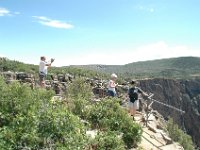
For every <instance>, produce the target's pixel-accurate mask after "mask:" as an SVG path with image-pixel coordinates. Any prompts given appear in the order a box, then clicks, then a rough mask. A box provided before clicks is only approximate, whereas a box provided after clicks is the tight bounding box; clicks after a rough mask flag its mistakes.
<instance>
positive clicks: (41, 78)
mask: <svg viewBox="0 0 200 150" xmlns="http://www.w3.org/2000/svg"><path fill="white" fill-rule="evenodd" d="M46 76H47V75H46V74H45V73H43V72H40V73H39V78H40V82H42V81H45V79H46Z"/></svg>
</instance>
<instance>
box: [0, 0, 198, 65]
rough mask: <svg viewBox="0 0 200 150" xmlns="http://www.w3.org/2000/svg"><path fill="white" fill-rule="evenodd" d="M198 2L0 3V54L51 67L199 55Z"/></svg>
mask: <svg viewBox="0 0 200 150" xmlns="http://www.w3.org/2000/svg"><path fill="white" fill-rule="evenodd" d="M199 6H200V1H199V0H17V1H15V2H14V1H13V0H0V56H3V57H7V58H9V59H12V60H18V61H22V62H25V63H30V64H38V63H39V59H40V56H46V57H47V59H50V58H55V63H54V65H55V66H66V65H81V64H82V65H83V64H107V65H119V64H120V65H121V64H127V63H131V62H137V61H144V60H154V59H160V58H171V57H179V56H197V57H200V42H199V41H200V40H199V39H200V38H199V35H200V9H199Z"/></svg>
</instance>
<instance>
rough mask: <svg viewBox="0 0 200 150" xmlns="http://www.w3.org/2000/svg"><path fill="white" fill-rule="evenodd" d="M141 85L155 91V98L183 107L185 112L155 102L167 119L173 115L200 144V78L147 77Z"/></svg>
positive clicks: (155, 106) (145, 88)
mask: <svg viewBox="0 0 200 150" xmlns="http://www.w3.org/2000/svg"><path fill="white" fill-rule="evenodd" d="M140 87H141V88H142V89H143V90H144V91H147V92H148V93H154V99H156V100H158V101H160V102H162V103H165V104H168V105H171V106H173V107H176V108H179V109H182V110H184V111H185V113H184V114H183V113H180V112H177V111H176V110H175V109H172V108H169V107H166V106H164V105H161V104H158V103H153V105H152V108H153V109H155V110H157V111H158V112H159V113H160V114H162V116H163V117H164V118H165V119H168V118H169V117H172V118H173V119H174V122H175V123H176V124H178V125H179V126H180V127H181V128H182V129H183V130H185V131H186V133H188V134H189V135H191V136H192V139H193V141H194V142H195V143H196V144H197V145H198V146H200V140H199V139H200V134H199V133H200V80H199V79H194V80H172V79H147V80H141V81H140Z"/></svg>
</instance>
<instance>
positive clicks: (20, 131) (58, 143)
mask: <svg viewBox="0 0 200 150" xmlns="http://www.w3.org/2000/svg"><path fill="white" fill-rule="evenodd" d="M52 96H53V91H46V90H44V89H36V90H31V88H29V87H26V86H21V85H20V84H19V83H12V84H9V85H7V84H5V83H4V81H3V80H2V79H1V78H0V149H12V150H19V149H55V148H58V149H59V148H62V149H83V148H84V147H85V143H87V142H86V138H85V128H84V125H83V124H82V123H81V122H80V119H79V118H78V117H77V116H74V115H73V114H72V113H71V112H69V111H68V110H67V108H66V107H65V105H63V104H62V103H56V104H52V103H51V102H50V100H51V98H52Z"/></svg>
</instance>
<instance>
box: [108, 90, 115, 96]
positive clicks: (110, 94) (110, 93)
mask: <svg viewBox="0 0 200 150" xmlns="http://www.w3.org/2000/svg"><path fill="white" fill-rule="evenodd" d="M108 95H109V96H112V97H115V96H116V95H117V94H116V92H115V91H111V90H108Z"/></svg>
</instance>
